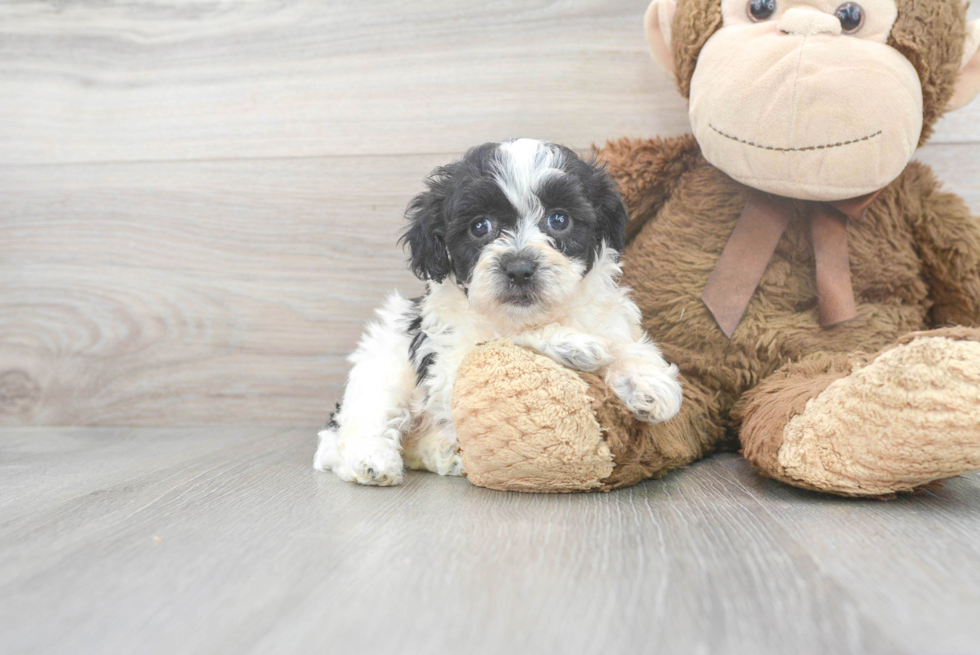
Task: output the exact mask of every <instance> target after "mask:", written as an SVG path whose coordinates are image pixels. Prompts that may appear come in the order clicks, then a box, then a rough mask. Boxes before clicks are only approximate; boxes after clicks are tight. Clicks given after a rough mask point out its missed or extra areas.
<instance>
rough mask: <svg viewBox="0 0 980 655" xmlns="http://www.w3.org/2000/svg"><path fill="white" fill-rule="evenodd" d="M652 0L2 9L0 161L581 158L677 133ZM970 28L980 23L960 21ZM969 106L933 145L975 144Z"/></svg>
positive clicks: (682, 120) (279, 0) (207, 1)
mask: <svg viewBox="0 0 980 655" xmlns="http://www.w3.org/2000/svg"><path fill="white" fill-rule="evenodd" d="M647 4H648V3H647V0H574V1H571V2H559V3H555V2H550V1H547V0H533V1H529V0H491V1H489V2H488V1H480V2H477V1H475V0H428V1H427V2H405V1H404V0H376V1H373V2H362V1H360V0H335V1H333V2H329V3H328V2H315V1H314V0H285V1H283V0H256V1H253V2H247V3H225V2H217V1H216V0H192V1H190V2H182V3H180V4H179V5H172V4H170V3H165V2H160V1H158V0H136V1H133V2H126V3H114V4H106V3H100V2H92V1H86V2H71V3H62V2H52V1H50V0H22V1H19V2H7V3H3V4H0V61H2V62H3V65H2V66H0V88H2V89H4V92H3V93H2V94H0V163H8V164H10V163H16V164H28V163H58V162H62V163H63V162H92V161H146V160H173V159H204V158H207V159H210V158H256V157H297V156H303V157H308V156H323V155H331V156H334V155H349V154H359V155H364V154H374V155H378V154H392V153H409V154H414V153H427V152H457V151H460V150H462V149H464V148H466V147H468V146H470V145H472V144H473V143H474V142H482V141H489V140H499V139H504V138H509V137H514V136H533V137H538V138H545V139H550V140H553V141H558V142H563V143H566V144H568V145H571V146H576V147H586V146H588V145H589V144H590V143H593V142H598V141H603V140H605V139H607V138H612V137H620V136H651V135H658V134H660V135H671V134H679V133H682V132H685V131H686V130H687V129H688V122H687V116H686V107H685V104H684V101H683V100H682V99H681V98H680V97H679V96H678V94H677V93H676V91H675V90H674V88H673V86H672V84H671V82H670V81H669V80H668V79H667V78H666V77H664V76H663V75H661V74H660V73H659V72H658V71H657V70H656V69H655V66H654V64H653V63H652V61H651V60H650V58H649V55H648V54H647V46H646V42H645V39H644V35H643V28H642V16H643V12H644V10H645V8H646V5H647ZM970 11H971V16H973V17H980V8H978V7H973V8H971V10H970ZM978 124H980V105H977V104H975V105H973V106H972V107H969V108H967V109H965V110H963V111H961V112H959V113H957V114H955V115H952V116H950V117H949V118H948V119H947V120H945V121H944V123H943V124H942V126H941V127H940V129H939V130H938V132H937V134H936V136H935V139H934V142H936V143H964V142H976V141H977V137H978V132H977V125H978Z"/></svg>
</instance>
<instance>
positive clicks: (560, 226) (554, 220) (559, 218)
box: [548, 212, 572, 232]
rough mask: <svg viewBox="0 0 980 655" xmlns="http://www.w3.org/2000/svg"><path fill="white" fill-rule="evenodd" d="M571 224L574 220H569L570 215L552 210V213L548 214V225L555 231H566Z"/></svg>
mask: <svg viewBox="0 0 980 655" xmlns="http://www.w3.org/2000/svg"><path fill="white" fill-rule="evenodd" d="M571 224H572V222H571V221H570V220H568V216H566V215H565V214H562V213H561V212H552V213H551V215H550V216H548V227H550V228H551V229H552V230H554V231H555V232H564V231H565V230H567V229H568V226H569V225H571Z"/></svg>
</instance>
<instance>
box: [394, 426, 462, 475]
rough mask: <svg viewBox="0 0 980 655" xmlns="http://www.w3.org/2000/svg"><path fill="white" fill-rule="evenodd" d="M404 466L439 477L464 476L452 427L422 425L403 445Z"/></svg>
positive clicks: (457, 443) (460, 456)
mask: <svg viewBox="0 0 980 655" xmlns="http://www.w3.org/2000/svg"><path fill="white" fill-rule="evenodd" d="M405 464H406V466H408V468H410V469H414V470H418V471H432V472H433V473H438V474H439V475H466V471H465V470H464V469H463V456H462V455H461V454H460V452H459V442H458V441H457V440H456V432H455V430H453V427H452V425H450V424H448V423H441V424H439V425H433V424H429V425H424V426H422V427H421V429H419V430H418V432H417V433H416V434H415V435H413V436H412V437H411V438H410V439H408V440H407V441H406V443H405Z"/></svg>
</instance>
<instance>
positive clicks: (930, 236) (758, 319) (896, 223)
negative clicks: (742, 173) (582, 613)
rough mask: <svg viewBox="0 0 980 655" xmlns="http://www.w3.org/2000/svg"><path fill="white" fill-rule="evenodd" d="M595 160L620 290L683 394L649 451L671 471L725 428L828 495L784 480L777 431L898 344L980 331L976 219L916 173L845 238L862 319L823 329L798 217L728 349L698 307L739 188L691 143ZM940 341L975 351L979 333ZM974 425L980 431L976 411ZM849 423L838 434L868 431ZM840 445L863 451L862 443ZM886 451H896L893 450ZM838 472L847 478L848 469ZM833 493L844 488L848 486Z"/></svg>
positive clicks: (775, 472) (774, 469)
mask: <svg viewBox="0 0 980 655" xmlns="http://www.w3.org/2000/svg"><path fill="white" fill-rule="evenodd" d="M603 156H604V158H605V159H606V160H607V161H608V162H609V167H610V171H611V172H612V173H613V176H614V177H615V178H616V179H617V180H619V182H620V186H621V188H622V190H623V192H624V196H625V199H626V203H627V206H628V207H630V208H632V217H631V220H632V223H631V226H630V235H631V237H632V239H631V242H630V244H629V245H628V247H627V250H626V254H625V256H624V270H625V281H626V283H627V284H628V285H629V286H630V287H632V288H633V290H634V297H635V299H636V301H637V303H638V304H639V306H640V307H642V308H643V310H644V317H645V318H644V327H645V328H646V329H647V330H648V331H649V333H650V334H654V335H657V340H658V342H659V343H660V345H661V347H662V349H663V351H664V355H665V357H666V358H667V359H668V360H669V361H673V362H676V363H678V365H679V366H680V367H681V371H682V373H683V375H684V377H685V381H686V383H687V388H686V389H685V391H686V392H687V393H686V400H687V402H686V403H685V406H684V408H683V409H682V413H681V415H680V416H679V417H678V418H677V419H675V420H674V421H671V422H669V423H667V424H665V425H662V426H655V427H653V428H652V429H651V430H652V431H655V432H656V433H657V435H656V437H655V441H656V442H657V443H658V444H660V445H661V447H662V448H663V449H667V450H670V451H671V452H673V453H674V454H675V457H674V458H672V461H671V462H669V463H665V464H666V465H667V466H674V465H677V464H681V463H687V462H688V461H691V460H694V459H696V458H698V457H700V456H701V455H702V454H704V453H706V452H708V451H709V450H711V449H712V448H713V447H714V445H715V444H716V443H717V442H718V441H719V440H721V439H722V438H723V436H724V433H725V429H726V428H735V429H738V428H740V434H741V441H742V445H743V448H744V451H745V454H746V456H747V457H749V459H750V460H752V461H753V463H755V464H756V465H758V466H760V467H761V468H762V469H763V470H764V471H766V472H767V473H769V474H770V475H772V476H774V477H778V478H781V479H783V480H785V481H788V482H793V483H794V484H798V485H801V486H811V487H815V488H826V487H825V485H817V484H814V483H813V482H811V481H807V480H800V479H793V478H792V477H791V476H790V475H789V474H788V473H787V472H786V471H785V470H784V467H783V466H781V465H780V463H779V461H778V457H777V452H778V450H779V448H780V446H781V445H782V437H783V431H784V428H785V426H786V423H787V422H788V421H789V420H790V419H791V418H793V417H794V416H797V415H800V414H802V413H803V410H804V408H805V406H806V403H807V401H808V400H810V399H811V398H815V397H816V396H818V395H819V394H820V393H821V392H822V391H824V390H825V389H826V388H827V387H828V386H829V385H830V384H831V383H832V382H834V381H836V380H838V379H841V378H844V377H846V376H848V375H850V374H851V371H852V369H854V368H855V367H859V366H862V365H864V364H866V363H868V362H869V361H870V360H871V359H872V357H871V355H874V354H875V353H877V352H879V351H881V350H883V349H885V348H888V347H890V346H892V345H895V344H897V343H898V342H899V341H900V340H902V338H903V337H906V335H909V334H910V333H914V332H916V331H921V330H928V329H931V328H936V327H939V326H945V325H961V326H976V325H977V324H978V323H980V221H977V219H975V218H973V217H971V216H970V214H969V212H968V211H967V208H966V206H965V205H964V203H963V201H962V200H961V199H960V198H958V197H956V196H954V195H951V194H949V193H944V192H942V191H941V190H939V188H938V183H937V181H936V179H935V178H934V176H933V175H932V173H931V171H929V169H928V168H927V167H925V166H923V165H921V164H918V163H913V164H911V165H910V166H909V167H908V169H907V170H906V171H905V173H904V174H903V175H902V176H901V177H900V178H899V179H898V180H897V181H895V182H894V183H893V184H891V185H890V186H889V187H887V188H886V189H885V191H884V192H883V193H882V194H881V196H879V198H878V199H877V200H876V202H875V203H874V204H873V205H872V206H871V208H870V209H869V211H868V212H867V214H866V216H865V218H864V220H862V221H861V222H860V223H858V224H853V225H851V226H850V227H849V230H848V242H849V251H850V256H851V270H852V275H853V284H854V290H855V295H856V296H857V299H858V303H859V307H858V318H856V319H854V320H852V321H850V322H848V323H845V324H843V325H840V326H837V327H834V328H830V329H823V328H821V327H820V325H819V319H818V315H817V314H818V312H817V305H816V289H815V288H814V284H813V279H814V261H813V248H812V247H811V245H810V241H809V239H810V237H809V230H808V229H807V226H806V224H805V222H804V221H803V219H802V218H801V217H797V220H794V221H793V222H792V223H791V224H790V228H789V229H788V230H787V232H786V234H785V235H784V237H783V239H782V241H781V242H780V244H779V247H778V248H777V251H776V255H775V257H774V259H773V261H772V262H771V263H770V265H769V267H768V269H767V271H766V273H765V276H764V278H763V281H762V284H761V285H760V287H759V289H758V290H757V292H756V295H755V297H754V298H753V300H752V303H751V304H750V305H749V308H748V310H747V312H746V314H745V317H744V318H743V319H742V321H741V323H740V324H739V327H738V329H737V330H736V332H735V334H734V336H733V338H732V339H731V340H729V339H728V338H727V337H725V335H724V334H723V333H722V332H721V330H720V329H719V328H718V326H717V324H716V323H715V320H714V318H713V317H712V316H711V314H710V313H709V312H708V310H707V308H706V307H705V305H704V303H703V302H702V301H701V297H700V296H701V291H702V290H703V289H704V286H705V284H706V282H707V280H708V276H709V275H710V274H711V272H712V270H713V269H714V267H715V264H716V263H717V261H718V258H719V256H720V255H721V252H722V250H723V249H724V247H725V244H726V242H727V240H728V237H729V236H730V235H731V233H732V230H733V229H734V227H735V223H736V221H737V219H738V217H739V214H740V212H741V210H742V205H743V204H744V200H743V198H744V189H743V188H742V187H741V185H739V184H738V183H736V182H734V181H732V180H731V179H730V178H728V177H727V176H726V175H725V174H724V173H722V172H721V171H719V170H718V169H716V168H714V167H713V166H711V165H710V164H708V163H707V162H706V161H705V160H704V159H703V158H702V157H701V156H700V152H699V149H698V146H697V143H696V142H695V141H694V139H693V137H682V138H679V139H674V140H668V141H660V140H655V141H621V142H619V143H615V144H610V145H609V146H607V147H606V149H605V150H604V151H603ZM937 334H942V335H943V336H944V338H946V339H972V340H974V341H980V332H978V331H976V330H966V329H962V328H960V329H947V330H945V331H943V332H940V333H937ZM977 353H978V355H980V348H978V349H977ZM923 383H926V381H923ZM864 400H865V401H866V402H870V403H872V406H873V405H874V403H875V402H876V399H875V398H866V399H864ZM878 402H879V403H880V402H881V401H880V400H879V401H878ZM879 408H880V407H879ZM879 408H876V409H879ZM934 409H939V407H938V406H937V407H935V408H934ZM852 418H853V420H857V421H859V422H860V421H864V420H869V418H870V417H868V416H855V417H852ZM974 418H975V419H976V421H977V423H978V424H980V407H978V408H977V414H976V415H975V417H974ZM853 420H852V422H850V423H847V422H842V424H841V426H840V427H841V428H845V429H852V430H858V431H862V430H864V429H865V428H864V427H863V426H862V425H861V424H854V423H853ZM934 427H935V429H937V430H942V429H944V426H941V425H936V426H934ZM891 429H892V430H899V431H900V430H901V429H902V426H891ZM651 436H652V435H651ZM825 436H826V437H829V438H833V437H834V435H825ZM836 436H837V438H841V439H843V440H845V441H851V442H854V441H857V443H855V444H854V445H859V444H860V445H865V444H863V441H864V435H862V434H857V435H852V434H844V435H836ZM899 441H900V440H899ZM888 448H889V449H895V448H896V445H895V443H890V444H889V445H888ZM867 454H868V455H869V456H873V457H874V458H875V459H876V460H877V461H878V463H879V464H880V465H881V466H882V467H887V466H888V465H889V464H890V462H888V461H887V460H888V459H889V457H888V455H889V453H888V452H887V451H886V452H880V451H879V450H878V449H877V448H872V449H868V451H867ZM890 455H891V458H894V459H896V460H898V461H897V462H895V463H894V465H895V466H897V467H899V468H902V467H904V466H906V465H907V464H908V462H907V461H906V460H908V459H909V458H915V457H916V456H917V455H916V454H915V453H914V452H902V451H901V450H892V452H891V453H890ZM859 459H860V458H859ZM826 464H830V465H833V464H834V463H833V462H827V463H826ZM836 464H837V465H838V466H839V467H841V471H840V474H841V475H846V471H845V470H844V469H846V466H847V465H848V463H847V462H838V463H836ZM851 464H853V462H851ZM857 464H858V465H861V464H863V463H862V462H858V463H857ZM978 464H980V462H978ZM651 473H655V472H654V471H651ZM837 487H840V488H837ZM834 490H836V491H839V492H842V493H843V492H848V491H849V489H848V487H847V484H846V482H845V481H843V480H842V481H840V482H838V483H837V484H836V485H835V489H834ZM860 490H861V489H860V487H858V488H855V489H853V491H854V492H855V493H857V492H859V491H860ZM887 491H892V489H890V488H889V489H887V490H886V493H887Z"/></svg>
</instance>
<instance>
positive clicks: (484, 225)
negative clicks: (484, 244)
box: [470, 218, 493, 238]
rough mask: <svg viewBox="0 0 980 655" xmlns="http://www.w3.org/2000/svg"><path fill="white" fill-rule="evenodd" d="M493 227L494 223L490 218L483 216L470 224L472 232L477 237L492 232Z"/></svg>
mask: <svg viewBox="0 0 980 655" xmlns="http://www.w3.org/2000/svg"><path fill="white" fill-rule="evenodd" d="M491 229H493V225H492V224H491V223H490V219H487V218H481V219H480V220H478V221H475V222H474V223H473V225H471V226H470V232H471V233H472V234H473V236H475V237H477V238H479V237H485V236H487V235H488V234H490V230H491Z"/></svg>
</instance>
